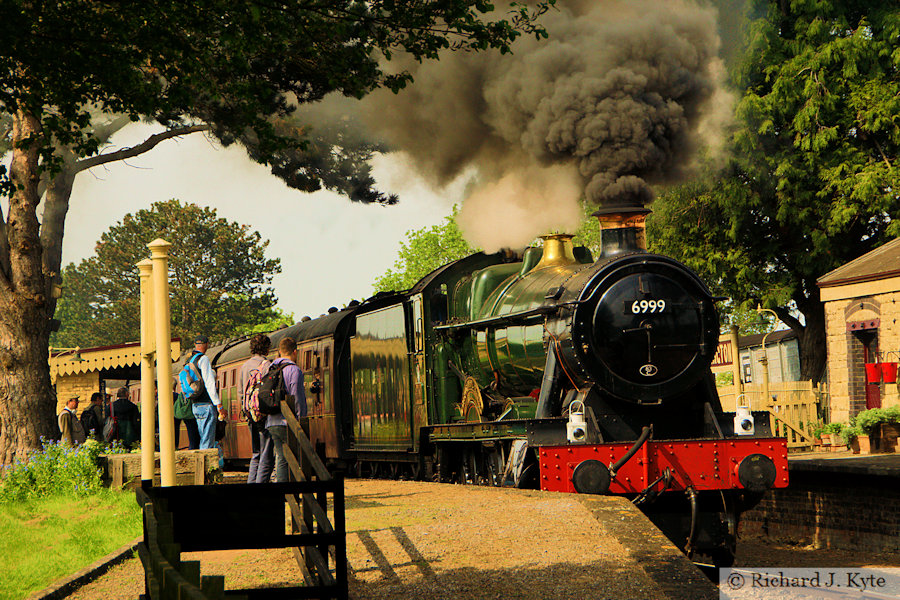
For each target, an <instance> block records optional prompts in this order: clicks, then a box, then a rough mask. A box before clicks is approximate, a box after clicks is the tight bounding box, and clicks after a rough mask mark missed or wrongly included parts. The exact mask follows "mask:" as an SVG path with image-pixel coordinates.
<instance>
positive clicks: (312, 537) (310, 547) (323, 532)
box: [137, 403, 348, 600]
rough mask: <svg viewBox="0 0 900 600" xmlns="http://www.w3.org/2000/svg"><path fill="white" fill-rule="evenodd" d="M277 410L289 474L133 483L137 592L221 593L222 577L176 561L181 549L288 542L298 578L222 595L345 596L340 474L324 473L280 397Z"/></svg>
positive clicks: (158, 595)
mask: <svg viewBox="0 0 900 600" xmlns="http://www.w3.org/2000/svg"><path fill="white" fill-rule="evenodd" d="M282 410H283V414H285V416H286V418H287V421H288V430H289V432H290V433H289V441H288V444H287V446H288V448H285V457H286V458H287V460H288V464H289V467H290V471H291V473H292V475H293V477H294V479H295V481H290V482H287V483H269V484H230V485H207V486H197V485H192V486H180V487H152V486H148V487H142V488H140V489H138V490H137V501H138V504H140V505H141V506H142V508H143V514H144V539H143V541H142V542H141V543H139V544H138V554H139V556H140V558H141V562H142V563H143V566H144V573H145V593H144V595H143V596H141V597H142V598H146V599H152V600H158V599H165V600H169V599H172V600H179V599H184V598H190V599H192V600H204V599H209V600H216V599H220V598H224V597H225V595H226V592H225V580H224V578H223V577H218V576H213V577H204V576H201V575H200V563H199V562H198V561H182V560H181V553H182V552H196V551H204V550H232V549H263V548H293V550H294V556H295V558H296V559H297V562H298V564H299V565H300V568H301V570H302V572H303V574H304V578H305V580H306V581H305V585H303V586H298V587H292V588H254V589H241V590H228V592H227V595H228V597H229V598H241V597H243V598H247V599H248V600H253V599H255V598H261V599H262V598H337V599H346V598H347V596H348V582H347V545H346V526H345V520H344V482H343V477H341V476H340V475H332V474H330V473H329V472H328V470H327V469H326V468H325V465H324V464H322V461H321V460H320V459H319V457H318V456H316V454H315V452H314V451H313V447H312V444H311V443H310V441H309V437H308V436H307V434H306V431H308V429H307V428H308V424H307V422H306V419H303V423H302V424H301V423H300V422H298V420H297V419H296V418H294V416H293V411H292V410H291V409H290V407H289V406H288V405H287V404H285V403H282ZM329 497H330V499H331V504H332V511H331V514H332V517H331V518H330V519H329V516H328V512H329V511H328V500H329ZM285 506H287V507H289V510H290V516H291V528H290V532H289V533H288V532H286V531H285V529H286V528H285V511H286V509H285ZM330 557H333V564H332V566H329V558H330Z"/></svg>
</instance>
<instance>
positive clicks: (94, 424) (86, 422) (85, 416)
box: [81, 406, 103, 435]
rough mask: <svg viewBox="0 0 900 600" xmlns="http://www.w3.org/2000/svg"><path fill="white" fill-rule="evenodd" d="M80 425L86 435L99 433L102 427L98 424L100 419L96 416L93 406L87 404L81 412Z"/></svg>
mask: <svg viewBox="0 0 900 600" xmlns="http://www.w3.org/2000/svg"><path fill="white" fill-rule="evenodd" d="M81 426H82V427H83V428H84V433H85V434H87V435H100V433H101V432H102V431H101V430H102V429H103V427H102V426H101V425H100V420H99V419H98V418H97V411H95V410H94V407H93V406H88V407H87V408H86V409H84V411H83V412H82V413H81ZM91 432H93V433H91Z"/></svg>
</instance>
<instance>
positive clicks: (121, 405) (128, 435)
mask: <svg viewBox="0 0 900 600" xmlns="http://www.w3.org/2000/svg"><path fill="white" fill-rule="evenodd" d="M107 419H113V420H114V421H115V423H116V428H117V430H118V431H117V434H116V436H115V438H114V439H118V440H121V441H122V445H123V446H125V447H126V448H128V449H129V450H130V449H131V446H132V444H134V442H136V441H137V440H138V439H140V437H141V427H140V420H141V413H140V411H138V407H137V406H135V405H134V403H133V402H132V401H131V400H130V399H129V398H128V388H127V387H120V388H119V389H118V390H117V391H116V401H115V402H113V403H112V407H110V415H109V417H107Z"/></svg>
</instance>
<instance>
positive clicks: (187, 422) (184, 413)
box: [157, 377, 200, 450]
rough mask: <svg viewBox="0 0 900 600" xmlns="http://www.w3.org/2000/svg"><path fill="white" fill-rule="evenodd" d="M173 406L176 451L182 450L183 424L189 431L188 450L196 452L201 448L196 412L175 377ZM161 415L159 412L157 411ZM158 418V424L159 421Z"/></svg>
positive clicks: (173, 382)
mask: <svg viewBox="0 0 900 600" xmlns="http://www.w3.org/2000/svg"><path fill="white" fill-rule="evenodd" d="M172 406H173V408H174V411H173V412H174V413H175V449H176V450H178V449H180V448H181V446H180V443H179V442H180V440H181V424H182V423H184V428H185V429H186V430H187V438H188V450H196V449H198V448H199V447H200V431H199V430H198V429H197V419H195V418H194V412H193V410H191V403H190V401H187V400H185V399H184V394H182V393H181V383H180V382H179V381H178V378H177V377H175V378H174V380H173V381H172ZM157 415H159V411H157ZM158 418H159V417H158V416H157V423H158V422H159V421H158Z"/></svg>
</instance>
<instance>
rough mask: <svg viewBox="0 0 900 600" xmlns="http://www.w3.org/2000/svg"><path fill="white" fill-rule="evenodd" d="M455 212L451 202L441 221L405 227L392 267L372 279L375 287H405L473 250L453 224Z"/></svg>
mask: <svg viewBox="0 0 900 600" xmlns="http://www.w3.org/2000/svg"><path fill="white" fill-rule="evenodd" d="M458 214H459V209H458V207H456V206H454V207H453V212H452V213H451V214H450V215H448V216H446V217H444V222H443V224H441V225H433V226H432V227H423V228H422V229H415V230H410V231H407V232H406V239H407V241H406V242H401V243H400V250H399V251H398V252H397V255H398V257H397V260H396V261H395V262H394V268H393V269H388V270H387V271H386V272H385V274H384V275H382V276H381V277H379V278H378V279H376V280H375V283H373V284H372V285H373V287H374V288H375V291H376V292H385V291H395V290H407V289H409V288H411V287H412V286H413V285H415V283H416V282H417V281H419V280H420V279H422V278H423V277H424V276H425V275H428V274H429V273H431V272H432V271H434V270H435V269H437V268H438V267H440V266H443V265H445V264H447V263H449V262H452V261H454V260H459V259H460V258H463V257H466V256H468V255H470V254H472V253H474V252H477V251H478V249H476V248H472V246H470V245H469V243H468V242H467V241H466V240H465V238H463V235H462V232H460V230H459V226H458V225H457V224H456V216H457V215H458Z"/></svg>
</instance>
